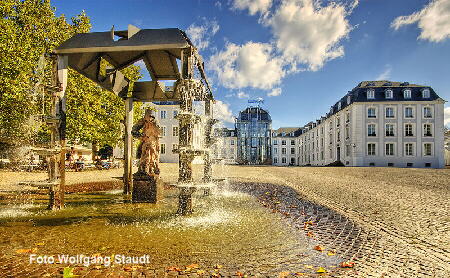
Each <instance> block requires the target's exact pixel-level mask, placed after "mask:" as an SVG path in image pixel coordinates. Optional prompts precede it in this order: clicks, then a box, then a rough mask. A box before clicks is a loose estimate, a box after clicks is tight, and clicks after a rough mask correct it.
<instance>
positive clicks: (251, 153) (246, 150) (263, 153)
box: [236, 106, 272, 164]
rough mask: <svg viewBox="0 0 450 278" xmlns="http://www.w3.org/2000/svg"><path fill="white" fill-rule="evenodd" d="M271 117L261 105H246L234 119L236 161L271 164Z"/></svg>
mask: <svg viewBox="0 0 450 278" xmlns="http://www.w3.org/2000/svg"><path fill="white" fill-rule="evenodd" d="M271 128H272V119H271V117H270V115H269V113H268V112H267V111H266V110H264V109H262V108H261V107H259V106H258V107H248V108H246V109H245V110H243V111H241V112H239V117H238V118H237V119H236V131H237V162H238V163H240V164H271V163H272V156H271V147H270V146H271V144H270V143H271V138H270V136H271Z"/></svg>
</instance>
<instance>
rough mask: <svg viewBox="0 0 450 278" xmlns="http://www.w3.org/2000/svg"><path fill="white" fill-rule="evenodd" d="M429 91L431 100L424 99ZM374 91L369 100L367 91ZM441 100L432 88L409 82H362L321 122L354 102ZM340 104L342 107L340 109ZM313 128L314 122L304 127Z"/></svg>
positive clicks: (333, 106) (429, 99) (428, 99)
mask: <svg viewBox="0 0 450 278" xmlns="http://www.w3.org/2000/svg"><path fill="white" fill-rule="evenodd" d="M388 89H390V90H392V98H386V95H385V92H386V90H388ZM406 89H409V90H411V98H404V94H403V92H404V90H406ZM424 89H428V90H429V91H430V97H429V98H423V97H422V91H423V90H424ZM369 90H373V91H374V92H375V94H374V95H375V98H373V99H367V91H369ZM438 99H441V98H440V97H439V96H438V95H437V93H436V92H435V91H434V90H433V88H431V87H430V86H426V85H417V84H410V83H408V82H394V81H388V80H379V81H362V82H360V83H359V84H358V85H357V86H356V87H355V88H353V90H351V91H349V92H348V93H347V94H346V95H345V96H343V97H342V98H341V99H340V100H339V101H338V102H336V103H335V104H334V105H332V106H331V107H330V110H329V112H328V113H326V114H325V116H324V117H322V118H321V122H322V121H323V120H324V119H326V118H329V117H330V116H332V115H334V114H336V113H337V112H339V111H341V110H343V109H345V108H346V107H347V106H350V105H351V104H352V103H354V102H393V101H407V102H417V101H434V100H438ZM339 103H340V107H339ZM308 126H310V128H313V127H314V126H313V125H312V122H310V123H308V124H306V125H305V126H304V127H305V128H306V127H308Z"/></svg>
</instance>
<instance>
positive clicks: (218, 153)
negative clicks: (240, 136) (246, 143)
mask: <svg viewBox="0 0 450 278" xmlns="http://www.w3.org/2000/svg"><path fill="white" fill-rule="evenodd" d="M214 133H215V134H214V135H215V138H216V139H217V142H216V143H215V144H214V145H213V146H212V155H213V159H218V160H220V162H222V163H224V164H236V159H237V134H236V130H235V129H228V128H218V129H215V130H214Z"/></svg>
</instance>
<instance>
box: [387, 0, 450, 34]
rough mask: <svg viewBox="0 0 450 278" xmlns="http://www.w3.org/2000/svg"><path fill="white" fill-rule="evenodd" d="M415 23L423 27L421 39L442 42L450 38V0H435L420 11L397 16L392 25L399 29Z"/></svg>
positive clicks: (420, 27)
mask: <svg viewBox="0 0 450 278" xmlns="http://www.w3.org/2000/svg"><path fill="white" fill-rule="evenodd" d="M415 23H417V26H418V27H419V29H421V32H420V35H419V37H418V38H419V39H422V40H429V41H432V42H440V41H443V40H445V39H448V38H450V0H433V1H431V2H430V3H429V4H428V5H427V6H425V7H424V8H423V9H422V10H420V11H417V12H415V13H413V14H411V15H407V16H399V17H397V18H396V19H395V20H394V21H393V22H392V23H391V27H392V28H394V29H395V30H398V29H399V28H400V27H403V26H405V25H410V24H415Z"/></svg>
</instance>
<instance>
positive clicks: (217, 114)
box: [213, 100, 234, 123]
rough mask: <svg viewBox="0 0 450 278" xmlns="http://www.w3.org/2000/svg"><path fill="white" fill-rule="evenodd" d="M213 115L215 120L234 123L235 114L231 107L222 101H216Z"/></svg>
mask: <svg viewBox="0 0 450 278" xmlns="http://www.w3.org/2000/svg"><path fill="white" fill-rule="evenodd" d="M213 115H214V118H215V119H218V120H219V121H223V122H225V123H234V117H233V112H231V109H230V106H229V105H228V104H227V103H225V102H222V101H220V100H216V101H215V103H214V106H213Z"/></svg>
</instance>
